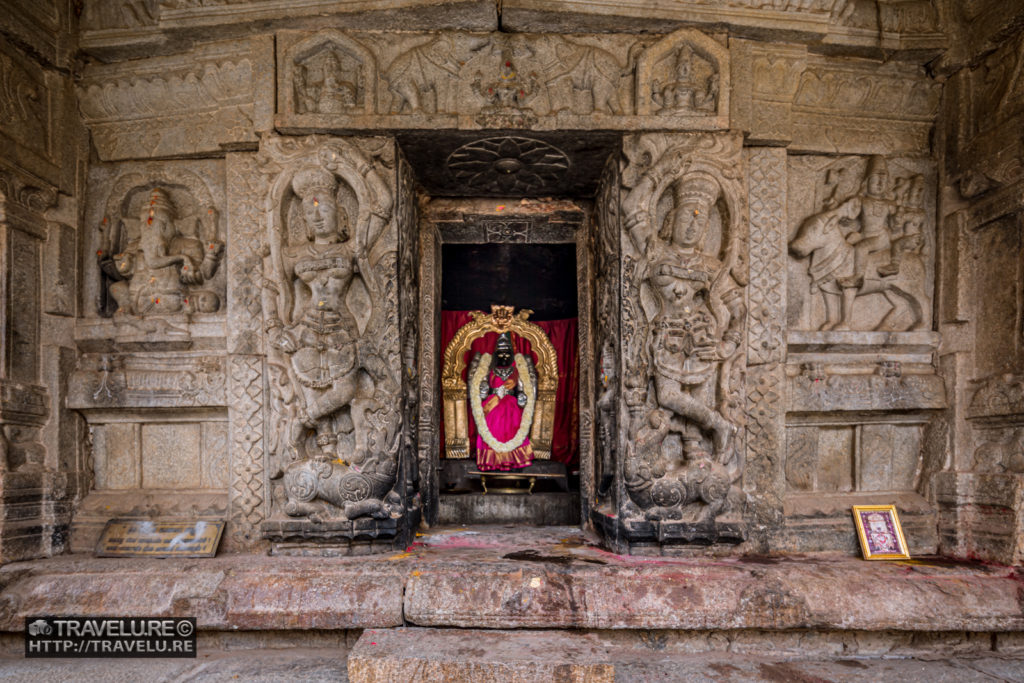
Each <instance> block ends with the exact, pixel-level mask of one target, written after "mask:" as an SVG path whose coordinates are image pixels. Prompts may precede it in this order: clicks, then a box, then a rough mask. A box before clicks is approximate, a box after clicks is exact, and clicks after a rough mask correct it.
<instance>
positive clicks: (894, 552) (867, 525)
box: [853, 505, 910, 560]
mask: <svg viewBox="0 0 1024 683" xmlns="http://www.w3.org/2000/svg"><path fill="white" fill-rule="evenodd" d="M853 523H854V525H855V526H856V527H857V537H858V538H859V539H860V550H861V553H862V554H863V555H864V559H865V560H907V559H910V553H909V552H908V550H907V541H906V539H905V538H904V537H903V527H901V526H900V516H899V513H898V512H896V506H895V505H854V506H853Z"/></svg>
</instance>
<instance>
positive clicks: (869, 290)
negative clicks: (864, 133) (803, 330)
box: [789, 156, 933, 332]
mask: <svg viewBox="0 0 1024 683" xmlns="http://www.w3.org/2000/svg"><path fill="white" fill-rule="evenodd" d="M891 166H892V164H890V163H889V162H888V161H887V160H886V158H885V157H881V156H873V157H870V158H868V159H867V160H866V163H865V165H864V167H863V168H864V170H863V171H862V172H861V173H857V172H856V170H857V169H856V168H855V166H854V165H852V164H850V163H849V162H847V163H845V164H844V163H842V162H837V163H835V164H834V165H832V166H830V167H829V168H827V169H825V174H824V183H819V184H818V188H819V189H818V191H817V193H816V194H817V195H820V199H819V198H818V197H816V198H815V199H814V201H815V202H818V207H819V208H818V209H816V210H815V211H814V213H812V214H811V215H810V216H808V217H807V218H805V219H804V220H803V221H802V222H801V223H800V224H799V226H798V227H797V228H796V232H795V233H794V234H793V236H792V238H791V239H790V241H789V251H790V254H791V255H792V256H793V257H794V258H795V259H797V260H798V261H799V262H800V263H801V264H804V265H803V267H804V268H806V276H807V277H809V280H810V281H809V285H808V292H809V294H810V297H809V299H814V298H815V297H820V301H821V304H822V306H821V309H822V312H823V314H824V315H823V317H824V320H823V321H822V322H820V323H819V322H817V320H818V319H819V318H818V316H814V322H811V323H810V324H811V325H813V326H815V327H817V329H819V330H822V331H829V330H860V331H865V330H883V331H896V332H903V331H909V330H919V329H923V328H924V327H925V326H926V324H927V311H928V310H929V309H930V308H931V296H930V293H929V291H928V289H927V287H928V282H929V281H930V277H929V273H930V272H931V268H930V263H929V252H930V248H929V247H930V244H931V241H932V240H931V233H932V231H933V228H932V225H933V219H932V218H931V217H930V215H929V213H928V211H926V208H925V207H926V202H925V195H926V185H925V177H924V175H922V174H921V173H915V172H913V171H908V170H900V171H898V172H897V171H896V170H895V169H892V170H890V168H891ZM854 183H856V184H854Z"/></svg>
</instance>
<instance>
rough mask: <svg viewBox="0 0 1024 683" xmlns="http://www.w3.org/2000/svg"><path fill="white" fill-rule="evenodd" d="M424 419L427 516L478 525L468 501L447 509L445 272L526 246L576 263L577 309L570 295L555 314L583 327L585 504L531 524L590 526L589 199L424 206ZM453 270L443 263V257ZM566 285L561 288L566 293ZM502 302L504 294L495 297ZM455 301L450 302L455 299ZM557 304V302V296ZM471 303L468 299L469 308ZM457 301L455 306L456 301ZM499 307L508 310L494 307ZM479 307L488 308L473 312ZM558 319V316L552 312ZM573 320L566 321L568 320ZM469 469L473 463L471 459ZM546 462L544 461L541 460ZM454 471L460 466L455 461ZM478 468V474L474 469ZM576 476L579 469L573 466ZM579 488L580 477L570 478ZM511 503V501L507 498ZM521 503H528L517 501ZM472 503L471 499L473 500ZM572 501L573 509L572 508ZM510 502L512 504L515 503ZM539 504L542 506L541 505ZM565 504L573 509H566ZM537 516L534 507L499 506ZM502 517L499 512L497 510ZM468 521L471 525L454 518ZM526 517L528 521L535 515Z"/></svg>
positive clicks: (445, 201) (432, 202) (443, 201)
mask: <svg viewBox="0 0 1024 683" xmlns="http://www.w3.org/2000/svg"><path fill="white" fill-rule="evenodd" d="M420 206H421V213H420V293H421V294H420V335H421V337H420V338H421V340H422V344H421V351H420V359H419V367H420V368H421V372H420V384H419V392H420V414H419V469H420V482H421V491H422V492H423V496H424V517H425V519H426V521H427V522H428V523H429V524H436V523H451V522H459V523H472V522H473V521H475V520H474V519H473V518H472V517H473V516H472V515H471V514H467V511H468V510H469V507H467V504H466V503H465V502H459V503H457V504H453V503H452V502H451V498H450V496H449V498H448V499H446V501H445V504H444V508H443V510H444V512H443V514H442V513H441V510H442V496H443V495H444V491H443V487H442V479H443V476H442V474H441V470H442V464H443V462H444V459H443V454H442V452H441V451H442V450H443V448H442V442H441V437H440V434H441V428H442V422H443V410H442V395H441V381H440V359H441V354H442V353H443V351H444V349H442V348H441V343H442V342H441V310H442V301H443V300H444V297H443V296H442V282H443V280H444V278H448V277H450V276H451V273H450V272H449V271H447V270H445V269H446V268H449V267H451V268H457V267H459V263H465V261H464V260H461V261H460V259H465V258H472V257H473V254H482V255H487V254H490V255H491V256H493V257H496V258H506V259H507V258H510V257H513V258H514V257H515V256H516V255H519V256H525V254H526V253H527V250H525V249H524V247H528V246H529V245H534V246H535V251H536V252H544V253H546V254H547V255H548V257H549V258H550V259H552V260H553V261H555V262H557V263H558V264H560V266H562V267H564V266H566V265H568V267H572V264H573V262H575V273H574V286H571V287H570V291H571V294H570V296H573V297H575V300H574V301H572V302H571V306H567V305H566V304H567V303H570V302H566V301H564V292H563V296H562V297H561V298H562V299H563V300H561V301H558V302H557V303H555V304H554V305H553V307H552V311H554V312H561V313H564V312H565V311H567V310H568V311H571V313H572V314H573V315H575V316H576V317H577V320H578V344H579V352H578V359H579V361H578V373H579V391H578V393H577V396H578V401H579V406H578V409H579V421H578V424H579V461H578V471H579V497H578V498H577V496H576V495H572V496H570V497H566V498H565V499H564V500H562V502H561V504H562V508H563V509H562V510H561V511H560V512H559V511H556V512H554V513H552V512H551V511H550V510H549V511H548V512H547V513H545V512H544V510H543V509H541V508H542V506H536V507H537V515H538V516H536V517H535V518H533V519H532V522H533V523H540V524H559V523H560V524H564V523H575V522H577V521H578V520H580V519H584V520H585V519H587V516H588V514H589V506H588V504H587V501H588V499H590V500H592V497H593V492H592V491H593V484H592V481H593V447H592V444H593V439H592V435H591V434H590V433H589V430H590V429H591V426H592V424H593V420H592V417H591V416H592V415H593V394H594V391H593V377H594V372H593V366H594V362H593V350H592V349H593V344H592V340H591V320H592V315H593V312H592V284H591V280H592V254H591V250H590V248H589V244H590V234H591V232H592V230H591V215H592V207H591V204H590V202H589V201H586V200H550V199H545V200H529V199H522V198H520V197H516V198H488V199H454V198H433V199H429V200H426V199H425V200H423V201H421V202H420ZM446 255H447V259H448V261H449V263H448V264H447V265H446V264H445V260H446V259H445V256H446ZM564 285H565V283H564V282H563V283H562V286H563V287H564ZM496 294H497V295H499V296H500V295H501V292H496ZM449 298H451V297H449ZM554 298H555V299H558V298H559V297H558V296H555V297H554ZM471 299H472V298H471V297H467V298H465V299H464V301H466V302H471ZM453 300H454V299H453ZM494 303H503V302H501V301H496V302H494ZM475 307H476V308H483V307H480V306H475ZM552 314H553V313H552ZM567 317H568V316H567ZM466 462H468V463H475V460H472V459H469V460H468V461H466ZM538 462H540V461H538ZM448 464H449V466H450V465H453V464H454V463H452V462H449V463H448ZM471 469H472V468H471ZM572 469H573V470H575V469H576V467H575V466H574V467H573V468H572ZM571 481H572V486H573V488H574V489H575V488H576V484H575V477H572V478H571ZM509 498H511V496H510V497H509ZM516 498H524V499H527V498H529V497H528V496H517V497H516ZM467 500H468V499H467ZM569 500H571V503H569V502H568V501H569ZM510 502H511V501H510ZM538 502H539V501H538ZM566 505H571V506H572V508H568V509H566V508H565V506H566ZM496 507H497V508H507V509H506V510H505V513H504V514H510V512H509V511H510V510H511V509H512V508H513V507H517V508H518V509H532V507H531V506H530V505H523V504H521V503H518V501H517V505H516V506H512V505H510V506H496ZM499 513H500V511H499ZM460 514H462V515H464V516H465V517H466V518H465V519H454V518H453V515H454V516H459V515H460ZM532 514H533V513H532V512H528V513H527V515H532Z"/></svg>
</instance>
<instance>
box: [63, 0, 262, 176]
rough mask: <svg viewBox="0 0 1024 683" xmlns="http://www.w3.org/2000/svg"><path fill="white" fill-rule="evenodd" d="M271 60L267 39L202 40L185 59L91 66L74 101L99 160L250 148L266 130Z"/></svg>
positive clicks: (178, 56) (163, 59)
mask: <svg viewBox="0 0 1024 683" xmlns="http://www.w3.org/2000/svg"><path fill="white" fill-rule="evenodd" d="M115 4H116V3H115ZM133 4H134V3H133ZM140 4H141V3H140ZM272 59H273V40H272V39H270V38H269V37H265V38H251V39H248V40H242V41H229V42H222V43H208V44H206V45H203V46H201V47H197V48H194V49H193V50H192V51H191V52H189V53H187V54H184V55H174V56H168V57H151V58H148V59H142V60H132V61H130V62H128V63H114V64H99V63H93V64H90V66H89V67H88V68H87V69H86V71H85V74H84V76H83V79H82V83H81V85H80V86H79V101H80V103H81V109H82V114H83V117H84V120H85V123H86V125H87V126H88V127H89V129H90V131H91V132H92V139H93V141H94V142H95V145H96V149H97V152H98V153H99V156H100V158H101V159H103V160H105V161H117V160H121V159H138V158H140V157H174V156H184V155H196V154H210V153H211V152H214V153H221V152H222V151H223V149H224V148H225V147H227V146H230V147H231V148H234V149H237V148H239V147H249V148H253V147H255V144H256V139H257V138H256V133H257V132H258V131H262V130H267V129H268V128H269V127H270V125H272V124H271V120H270V118H271V111H272V108H273V101H272V95H271V93H272V92H273V82H272V81H271V80H270V79H271V78H272V69H270V68H268V67H269V66H270V61H271V60H272Z"/></svg>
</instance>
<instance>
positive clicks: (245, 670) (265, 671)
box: [0, 648, 1024, 683]
mask: <svg viewBox="0 0 1024 683" xmlns="http://www.w3.org/2000/svg"><path fill="white" fill-rule="evenodd" d="M474 673H475V675H466V676H465V677H457V678H444V679H441V678H433V679H432V678H430V677H429V674H428V673H427V672H426V671H420V675H418V676H415V677H414V678H406V679H401V680H406V681H427V680H446V681H453V680H465V681H491V680H495V681H497V680H503V681H511V680H519V681H529V680H552V679H551V678H550V677H541V678H534V679H531V678H527V677H520V678H505V679H498V678H493V677H487V674H486V673H485V672H484V671H482V670H479V669H478V670H477V671H476V672H474ZM140 680H145V681H147V683H164V682H167V683H171V682H174V683H177V682H183V681H200V682H212V681H240V680H241V681H247V682H252V683H264V682H266V683H271V682H275V681H285V680H287V681H311V682H317V681H325V682H326V681H338V682H340V683H345V682H346V681H349V680H355V679H350V678H349V677H348V671H347V669H346V661H345V657H344V656H343V655H338V654H337V653H332V652H330V651H325V650H314V649H302V648H297V649H292V650H270V651H267V650H262V651H250V652H228V653H224V652H219V653H215V654H201V655H200V656H199V657H198V658H197V659H195V660H169V659H163V660H141V659H139V660H98V659H83V660H72V659H63V660H57V659H51V660H25V659H17V658H13V657H0V681H5V682H10V683H55V682H57V681H104V683H121V682H124V683H130V682H131V683H134V682H135V681H140ZM378 680H388V681H394V680H399V679H389V678H382V679H378ZM577 680H593V681H599V680H608V681H616V682H617V683H619V682H621V683H633V682H636V683H640V682H642V681H680V682H691V681H692V682H698V681H700V682H704V681H708V682H711V681H719V682H734V683H746V682H752V681H770V682H773V683H776V682H777V683H781V682H797V683H832V682H835V683H841V682H842V683H845V682H850V683H859V682H864V683H875V682H876V681H928V683H971V682H973V681H979V682H981V681H984V682H987V683H995V682H999V681H1021V680H1024V659H1019V658H1012V657H1003V656H998V655H990V656H985V657H948V658H941V659H919V658H918V659H877V658H875V659H870V658H832V659H785V658H772V657H754V656H751V655H729V654H723V653H699V654H692V655H686V656H676V657H674V658H668V657H662V658H660V659H658V660H656V661H646V662H642V661H631V662H616V663H615V664H614V665H613V667H611V670H609V671H606V676H605V677H604V678H591V679H577Z"/></svg>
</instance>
